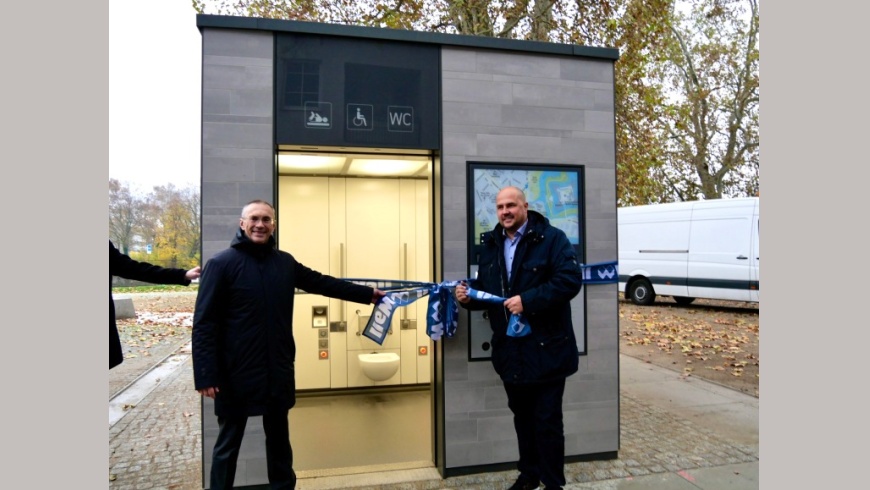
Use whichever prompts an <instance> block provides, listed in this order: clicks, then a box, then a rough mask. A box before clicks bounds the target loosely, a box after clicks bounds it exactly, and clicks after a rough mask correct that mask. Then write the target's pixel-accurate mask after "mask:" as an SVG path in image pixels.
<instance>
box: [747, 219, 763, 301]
mask: <svg viewBox="0 0 870 490" xmlns="http://www.w3.org/2000/svg"><path fill="white" fill-rule="evenodd" d="M752 221H753V223H752V256H751V257H750V260H752V268H751V271H750V274H751V280H752V282H751V283H750V284H749V298H750V300H751V301H760V300H761V296H760V295H761V275H760V272H761V271H760V265H761V262H760V260H761V255H760V252H761V247H760V246H759V242H760V241H761V220H760V219H759V217H758V214H757V210H756V214H755V216H753V217H752Z"/></svg>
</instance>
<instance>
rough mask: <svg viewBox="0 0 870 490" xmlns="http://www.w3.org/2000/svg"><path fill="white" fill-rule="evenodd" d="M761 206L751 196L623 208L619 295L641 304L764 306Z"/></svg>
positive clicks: (621, 216) (756, 199) (620, 232)
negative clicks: (663, 299)
mask: <svg viewBox="0 0 870 490" xmlns="http://www.w3.org/2000/svg"><path fill="white" fill-rule="evenodd" d="M758 207H759V199H758V198H757V197H747V198H737V199H711V200H707V201H692V202H676V203H667V204H650V205H646V206H630V207H624V208H620V209H619V210H618V211H617V219H618V226H619V235H618V238H619V291H621V292H623V293H624V294H625V298H626V299H629V300H631V302H632V303H634V304H637V305H648V304H651V303H652V302H653V301H654V300H655V298H656V296H657V295H660V296H673V298H674V300H675V301H676V302H677V303H678V304H683V305H686V304H689V303H691V302H692V301H694V300H695V298H709V299H724V300H733V301H752V302H758V300H759V298H758V293H759V287H758V285H759V276H758V262H759V254H758V251H759V247H758V235H759V227H758V226H759V222H758Z"/></svg>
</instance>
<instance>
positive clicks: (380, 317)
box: [345, 261, 619, 345]
mask: <svg viewBox="0 0 870 490" xmlns="http://www.w3.org/2000/svg"><path fill="white" fill-rule="evenodd" d="M580 268H581V274H582V277H583V282H584V283H586V284H608V283H615V282H618V281H619V274H618V269H617V261H611V262H597V263H595V264H580ZM345 280H346V281H351V282H355V283H360V284H365V285H367V286H371V287H376V288H378V289H380V290H382V291H384V293H386V294H385V295H384V297H383V298H381V299H380V300H378V302H377V303H376V304H375V306H374V309H373V310H372V314H371V316H370V317H369V321H368V323H367V324H366V327H365V329H364V330H363V335H365V336H366V337H367V338H369V339H371V340H373V341H375V342H377V343H378V345H383V343H384V340H385V339H386V336H387V334H388V333H389V330H390V323H391V322H392V319H393V313H395V312H396V309H397V308H401V307H403V306H408V305H410V304H412V303H413V302H415V301H417V300H418V299H420V298H422V297H423V296H427V295H428V296H429V305H428V307H427V309H426V335H428V336H429V338H430V339H432V340H435V341H438V340H440V339H441V338H442V337H447V338H451V337H453V336H454V335H456V328H457V327H458V325H459V305H458V304H457V302H456V298H454V296H453V289H454V288H456V286H458V285H459V283H461V282H465V283H466V284H468V283H470V282H471V279H462V280H460V281H444V282H441V283H431V282H419V281H397V280H377V279H353V278H350V279H345ZM468 296H469V297H471V298H473V299H476V300H478V301H484V302H487V303H504V302H505V298H502V297H499V296H495V295H493V294H490V293H486V292H484V291H478V290H476V289H472V288H468ZM530 333H532V328H531V326H529V324H528V321H526V319H525V318H524V317H523V316H522V314H519V315H516V314H512V315H511V317H510V319H509V320H508V327H507V335H508V336H510V337H525V336H526V335H529V334H530Z"/></svg>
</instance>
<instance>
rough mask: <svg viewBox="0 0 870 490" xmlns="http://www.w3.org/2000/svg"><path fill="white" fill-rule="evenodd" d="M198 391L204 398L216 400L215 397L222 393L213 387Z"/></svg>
mask: <svg viewBox="0 0 870 490" xmlns="http://www.w3.org/2000/svg"><path fill="white" fill-rule="evenodd" d="M196 391H198V392H199V394H200V395H202V396H207V397H209V398H211V399H214V396H215V395H217V394H218V393H220V391H221V390H220V388H218V387H217V386H211V387H208V388H203V389H201V390H196Z"/></svg>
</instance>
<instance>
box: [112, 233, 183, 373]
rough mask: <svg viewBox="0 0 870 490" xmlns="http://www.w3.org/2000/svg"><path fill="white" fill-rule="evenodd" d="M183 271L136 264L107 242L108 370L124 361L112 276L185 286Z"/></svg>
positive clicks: (144, 263) (145, 263)
mask: <svg viewBox="0 0 870 490" xmlns="http://www.w3.org/2000/svg"><path fill="white" fill-rule="evenodd" d="M185 274H187V271H186V270H184V269H172V268H165V267H160V266H159V265H154V264H149V263H147V262H138V261H136V260H133V259H131V258H130V257H128V256H127V255H124V254H122V253H121V252H120V251H119V250H118V249H117V248H115V245H113V244H112V241H111V240H110V241H109V369H112V368H113V367H115V366H117V365H118V364H121V363H122V362H123V361H124V353H123V352H122V351H121V339H120V337H119V336H118V327H117V325H116V324H115V302H114V301H112V276H118V277H123V278H125V279H133V280H134V281H143V282H151V283H154V284H181V285H184V286H187V285H188V284H190V280H189V279H187V278H186V277H184V275H185Z"/></svg>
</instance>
